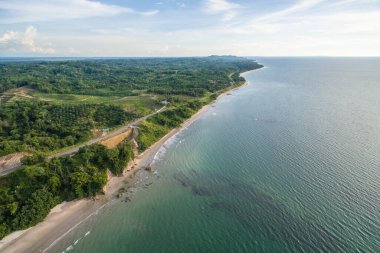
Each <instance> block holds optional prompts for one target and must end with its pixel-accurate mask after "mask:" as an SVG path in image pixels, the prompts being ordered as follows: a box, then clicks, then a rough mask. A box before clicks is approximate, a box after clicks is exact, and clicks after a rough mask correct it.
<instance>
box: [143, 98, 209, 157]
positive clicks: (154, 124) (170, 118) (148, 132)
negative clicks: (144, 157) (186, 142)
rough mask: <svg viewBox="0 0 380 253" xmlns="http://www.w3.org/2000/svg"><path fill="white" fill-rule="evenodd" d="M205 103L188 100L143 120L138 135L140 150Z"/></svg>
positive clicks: (176, 125) (177, 125)
mask: <svg viewBox="0 0 380 253" xmlns="http://www.w3.org/2000/svg"><path fill="white" fill-rule="evenodd" d="M205 104H206V103H205V102H204V103H202V102H200V101H199V100H194V101H190V102H186V103H183V104H180V105H178V106H176V107H174V108H171V109H169V110H166V111H164V112H162V113H159V114H156V115H154V116H153V117H150V118H149V119H147V120H144V121H143V122H141V123H140V124H139V135H138V137H137V143H138V145H139V151H140V152H143V151H144V150H146V149H147V148H148V147H150V146H151V145H152V144H154V143H155V142H157V141H158V140H159V139H161V138H162V137H163V136H164V135H165V134H167V133H168V132H169V131H170V130H171V129H173V128H176V127H179V126H180V125H181V123H183V122H184V121H185V120H186V119H188V118H190V117H191V116H192V115H193V114H194V113H196V112H197V111H198V110H199V109H200V108H201V107H202V106H203V105H205Z"/></svg>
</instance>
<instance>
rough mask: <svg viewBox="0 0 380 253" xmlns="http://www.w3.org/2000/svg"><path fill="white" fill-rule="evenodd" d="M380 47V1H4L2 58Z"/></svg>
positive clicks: (0, 4) (374, 50) (365, 52)
mask: <svg viewBox="0 0 380 253" xmlns="http://www.w3.org/2000/svg"><path fill="white" fill-rule="evenodd" d="M116 2H117V3H118V4H115V3H116ZM37 28H38V34H37ZM379 45H380V0H282V1H278V0H267V1H260V0H160V1H159V2H156V1H135V0H123V1H115V0H92V1H90V0H12V1H9V0H0V56H12V55H25V54H34V55H40V54H47V53H50V54H52V55H56V56H66V55H75V56H180V55H188V56H191V55H210V54H237V55H268V56H269V55H280V56H283V55H302V56H305V55H331V56H338V55H342V56H355V55H362V56H375V55H378V56H380V47H379Z"/></svg>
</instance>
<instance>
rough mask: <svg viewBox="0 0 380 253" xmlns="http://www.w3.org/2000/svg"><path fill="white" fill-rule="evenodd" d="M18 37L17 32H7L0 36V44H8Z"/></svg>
mask: <svg viewBox="0 0 380 253" xmlns="http://www.w3.org/2000/svg"><path fill="white" fill-rule="evenodd" d="M16 36H17V33H16V32H13V31H11V32H6V33H4V34H3V35H2V36H0V43H8V42H9V41H11V40H13V39H14V38H15V37H16Z"/></svg>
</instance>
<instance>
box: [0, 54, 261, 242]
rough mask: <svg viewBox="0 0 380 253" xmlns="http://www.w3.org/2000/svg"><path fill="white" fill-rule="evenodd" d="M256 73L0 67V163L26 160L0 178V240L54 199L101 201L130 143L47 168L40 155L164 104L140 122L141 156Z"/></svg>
mask: <svg viewBox="0 0 380 253" xmlns="http://www.w3.org/2000/svg"><path fill="white" fill-rule="evenodd" d="M260 67H261V65H259V64H257V63H256V62H254V61H252V60H249V59H246V58H240V57H217V56H212V57H203V58H130V59H98V60H96V59H92V60H80V61H79V60H78V61H76V60H72V61H64V62H49V61H41V62H30V63H24V62H20V63H17V62H16V63H8V64H1V65H0V91H1V92H2V93H1V95H0V156H4V155H7V154H11V153H14V152H27V153H29V154H31V156H28V157H24V158H23V159H22V163H23V166H22V167H21V168H20V169H19V170H16V171H14V172H12V173H10V174H7V175H5V176H2V177H0V238H2V237H4V236H5V235H7V234H9V233H10V232H12V231H15V230H20V229H25V228H28V227H30V226H33V225H35V224H37V223H38V222H40V221H42V220H43V219H44V218H45V217H46V215H47V214H48V213H49V211H50V210H51V208H52V207H54V206H55V205H56V204H58V203H60V202H62V201H69V200H73V199H79V198H84V197H88V196H94V195H96V194H98V193H100V192H101V190H102V188H103V187H104V185H105V184H106V182H107V171H109V172H110V173H112V174H113V175H120V174H122V172H123V170H124V168H125V167H126V165H127V163H128V162H129V161H130V160H131V159H133V156H134V154H133V151H132V146H131V143H129V142H128V141H124V142H121V143H120V144H119V145H118V146H117V147H115V148H112V149H108V148H106V147H105V146H103V145H99V144H94V145H91V146H85V147H83V148H81V149H79V151H78V152H77V153H76V154H75V155H72V156H65V157H61V158H53V159H51V160H48V159H46V158H45V157H46V155H47V153H49V152H51V151H55V150H59V149H62V148H65V147H68V146H72V145H76V144H78V143H82V142H84V141H86V140H89V139H91V138H92V136H93V133H94V132H95V131H96V130H99V129H103V131H109V130H110V129H112V128H116V127H118V126H122V125H124V124H126V123H130V122H132V121H133V120H135V119H137V118H139V117H142V116H144V115H146V114H148V113H151V112H152V111H154V110H156V109H158V108H161V107H162V106H163V105H164V104H165V105H167V107H166V109H165V110H164V111H162V112H160V113H158V114H156V115H154V116H152V117H149V118H147V119H145V120H143V121H141V122H140V124H139V126H138V128H139V135H138V136H137V139H136V141H137V143H138V151H139V152H142V151H144V150H146V149H147V148H148V147H149V146H151V145H152V144H153V143H155V142H156V141H158V140H159V139H160V138H162V137H163V136H164V135H165V134H166V133H168V132H169V131H170V130H171V129H173V128H176V127H179V126H180V125H181V123H182V122H184V121H185V120H186V119H188V118H189V117H191V116H192V115H193V114H194V113H196V112H197V111H198V110H199V109H200V108H201V107H202V106H203V105H205V104H208V103H210V102H211V101H213V100H214V99H215V98H216V97H217V96H218V94H220V93H221V92H223V91H225V90H227V89H229V88H231V87H236V86H237V85H240V84H242V83H243V82H244V79H243V78H242V77H240V75H239V73H241V72H243V71H247V70H252V69H256V68H260ZM20 89H21V90H20ZM20 94H21V95H20Z"/></svg>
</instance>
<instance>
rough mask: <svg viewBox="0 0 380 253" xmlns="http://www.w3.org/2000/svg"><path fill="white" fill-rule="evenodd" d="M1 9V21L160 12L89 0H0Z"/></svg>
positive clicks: (153, 13) (18, 21) (148, 14)
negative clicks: (2, 11) (142, 10)
mask: <svg viewBox="0 0 380 253" xmlns="http://www.w3.org/2000/svg"><path fill="white" fill-rule="evenodd" d="M0 10H4V11H5V12H4V14H3V15H2V17H0V23H21V22H36V21H49V20H62V19H83V18H91V17H109V16H115V15H120V14H126V13H131V14H139V15H144V16H152V15H155V14H157V13H158V11H157V10H153V11H147V12H138V11H136V10H134V9H132V8H128V7H123V6H119V5H111V4H104V3H101V2H98V1H89V0H38V1H37V0H29V1H23V0H12V1H9V0H0Z"/></svg>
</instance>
